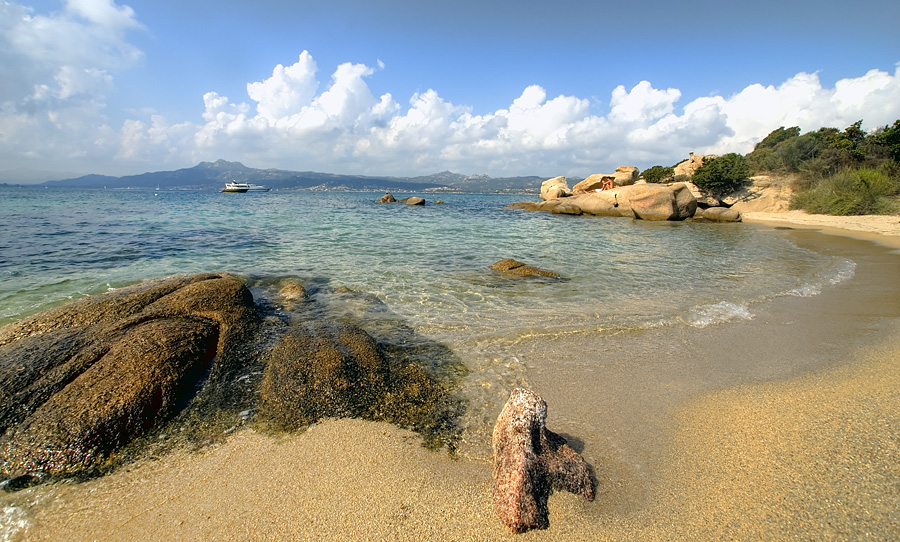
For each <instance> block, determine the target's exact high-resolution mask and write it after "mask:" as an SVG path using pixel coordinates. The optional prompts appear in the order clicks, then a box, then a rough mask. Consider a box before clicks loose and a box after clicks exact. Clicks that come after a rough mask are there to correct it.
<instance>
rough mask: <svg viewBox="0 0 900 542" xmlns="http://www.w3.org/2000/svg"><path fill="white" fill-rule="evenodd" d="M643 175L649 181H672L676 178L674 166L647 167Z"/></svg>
mask: <svg viewBox="0 0 900 542" xmlns="http://www.w3.org/2000/svg"><path fill="white" fill-rule="evenodd" d="M641 176H642V177H643V178H644V180H645V181H647V182H648V183H670V182H672V180H673V179H674V178H675V168H674V167H664V166H653V167H651V168H649V169H645V170H644V171H643V172H642V173H641Z"/></svg>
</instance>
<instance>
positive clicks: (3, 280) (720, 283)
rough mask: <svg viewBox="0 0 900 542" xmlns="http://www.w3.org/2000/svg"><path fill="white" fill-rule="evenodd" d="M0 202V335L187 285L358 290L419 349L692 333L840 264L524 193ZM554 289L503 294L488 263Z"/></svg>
mask: <svg viewBox="0 0 900 542" xmlns="http://www.w3.org/2000/svg"><path fill="white" fill-rule="evenodd" d="M379 195H380V194H375V193H339V192H293V191H291V192H288V191H283V192H269V193H264V194H223V193H219V192H212V191H161V192H153V191H137V190H134V191H132V190H76V189H43V188H6V189H3V190H0V227H2V228H3V230H2V231H4V232H6V234H4V235H3V236H2V238H0V255H2V256H0V324H3V323H8V322H10V321H13V320H15V319H17V318H20V317H21V316H23V315H26V314H29V313H33V312H35V311H38V310H41V309H43V308H46V307H47V306H50V305H53V304H56V303H59V302H61V301H65V300H68V299H71V298H74V297H78V296H83V295H88V294H94V293H98V292H102V291H106V290H107V289H109V288H115V287H119V286H123V285H126V284H130V283H134V282H136V281H139V280H142V279H145V278H151V277H160V276H168V275H172V274H176V273H193V272H199V271H228V272H232V273H235V274H237V275H240V276H242V277H245V278H260V277H267V276H292V277H297V278H299V279H301V280H302V281H305V282H314V283H316V284H327V285H330V286H334V287H337V286H346V287H349V288H351V289H353V290H357V291H362V292H369V293H371V294H374V295H376V296H377V297H378V298H379V299H380V300H382V301H383V302H385V303H386V304H387V306H388V307H389V308H390V310H391V311H392V312H394V313H395V314H397V315H399V316H401V317H402V318H405V319H407V320H408V321H409V322H408V323H409V324H411V325H413V326H415V327H416V328H417V330H418V331H419V332H421V333H423V334H425V335H428V336H431V337H432V338H436V339H439V340H448V341H449V342H451V343H452V342H454V337H455V336H456V335H458V334H460V333H463V334H464V335H466V336H472V335H473V334H474V335H484V334H487V335H492V334H495V333H504V334H510V333H512V334H515V333H531V332H536V331H542V332H553V331H560V332H569V331H576V330H599V329H611V328H623V327H645V326H653V325H669V324H675V325H705V324H708V323H714V322H718V321H723V320H728V319H730V318H744V317H748V315H749V314H752V305H753V304H754V303H758V302H763V301H765V300H767V299H770V298H772V297H774V296H782V295H801V294H802V295H805V294H809V293H815V292H816V291H817V290H818V289H820V288H821V287H822V286H823V285H825V284H828V283H829V282H832V281H836V280H841V279H842V278H844V277H846V276H849V274H852V262H849V261H846V260H840V259H834V258H830V257H824V256H821V255H818V254H815V253H813V252H810V251H808V250H803V249H800V248H798V247H796V246H794V245H792V244H791V243H790V242H788V241H787V240H785V239H783V238H781V237H779V236H777V235H773V234H772V233H771V232H764V231H759V230H758V229H756V228H754V227H752V226H749V225H745V224H725V225H722V224H719V225H716V224H688V223H654V222H641V221H632V220H628V219H621V218H599V217H570V216H557V215H551V214H547V213H529V212H523V211H518V210H507V209H504V206H505V205H506V204H508V203H511V202H514V201H521V200H523V199H529V198H530V197H529V196H515V195H513V196H507V195H503V196H499V195H456V194H448V195H440V196H434V195H428V194H423V196H424V197H425V198H426V199H428V200H429V201H433V200H434V199H435V198H436V197H440V198H441V199H443V200H444V201H445V202H446V203H444V204H438V205H428V206H426V207H409V206H405V205H402V204H376V203H374V200H375V199H377V197H378V196H379ZM508 257H512V258H516V259H519V260H522V261H525V262H527V263H529V264H532V265H535V266H538V267H542V268H545V269H550V270H553V271H556V272H558V273H559V274H560V275H561V277H562V278H561V279H560V280H548V279H542V280H510V279H503V278H501V277H498V276H497V275H496V274H495V273H493V272H492V271H490V270H489V269H488V266H490V264H491V263H493V262H494V261H496V260H499V259H502V258H508Z"/></svg>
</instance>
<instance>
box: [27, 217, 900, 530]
mask: <svg viewBox="0 0 900 542" xmlns="http://www.w3.org/2000/svg"><path fill="white" fill-rule="evenodd" d="M750 227H766V226H750ZM777 234H779V235H786V236H790V237H791V239H792V240H793V241H795V242H797V243H799V244H801V245H802V244H809V245H810V246H811V247H812V246H814V247H817V248H819V249H821V250H825V251H830V252H831V253H834V254H845V255H847V257H850V258H851V259H853V260H854V261H856V262H857V270H856V275H855V277H854V278H853V279H851V280H850V281H847V282H844V283H841V284H839V285H837V286H835V287H833V288H829V289H827V290H826V291H824V292H823V293H822V294H821V295H818V296H814V297H809V298H782V299H777V300H774V301H772V302H771V303H768V304H765V306H759V307H754V308H753V310H754V314H755V316H754V318H753V319H752V320H749V321H745V322H738V323H731V324H727V325H721V326H710V327H708V328H703V329H694V328H688V329H658V330H644V331H641V332H634V333H629V334H625V335H623V336H614V337H609V336H597V335H585V336H583V337H567V338H564V339H563V338H555V339H548V338H544V339H532V340H528V341H523V342H522V343H521V344H517V345H516V348H517V349H518V351H517V355H518V357H519V359H520V360H521V361H522V363H523V364H524V366H525V368H526V370H525V373H526V378H527V380H528V383H529V386H530V387H531V388H532V389H533V390H534V391H536V392H538V393H539V394H541V395H543V396H544V398H545V399H546V400H547V402H548V404H549V418H548V427H549V428H550V429H552V430H554V431H557V432H560V433H563V434H564V435H565V436H567V437H568V438H569V439H570V442H571V444H572V445H573V446H574V447H575V448H576V449H577V450H579V451H581V452H582V453H583V454H584V455H585V457H586V458H587V459H588V461H589V462H590V463H591V464H592V465H593V466H594V469H595V473H596V475H597V478H598V481H599V487H598V497H597V500H596V501H595V502H593V503H588V502H585V501H583V500H581V499H580V498H578V497H576V496H574V495H569V494H565V493H560V494H554V495H553V496H552V497H551V500H550V513H551V516H550V528H549V529H548V530H546V531H540V532H532V533H528V534H525V535H519V536H513V535H510V534H508V533H506V532H505V530H504V528H503V526H502V525H501V524H500V522H499V521H498V520H497V519H496V517H495V515H494V512H493V507H492V503H491V498H490V465H489V464H488V463H487V462H483V461H474V460H469V459H452V458H451V457H449V456H448V454H447V453H446V452H444V451H438V452H431V451H428V450H425V449H424V448H422V447H421V446H420V444H419V442H420V441H419V439H418V437H417V436H416V435H414V434H412V433H409V432H406V431H403V430H400V429H397V428H394V427H391V426H388V425H384V424H378V423H372V422H364V421H359V420H329V421H326V422H323V423H321V424H318V425H316V426H314V427H312V428H310V429H309V430H308V431H306V432H305V433H302V434H299V435H294V436H291V437H288V438H283V439H273V438H271V437H268V436H263V435H259V434H256V433H254V432H252V431H250V430H245V431H242V432H239V433H238V434H235V435H233V436H232V437H230V438H229V439H228V440H227V441H226V442H225V443H223V444H220V445H216V446H213V447H211V448H208V449H206V450H205V451H203V452H201V453H197V454H189V453H176V454H172V455H169V456H165V457H162V458H159V459H156V460H153V461H148V462H144V463H141V464H135V465H133V466H131V467H129V468H128V469H126V470H122V471H120V472H117V473H115V474H113V475H111V476H108V477H106V478H102V479H98V480H94V481H91V482H87V483H83V484H67V485H58V486H55V487H51V488H46V487H44V488H40V487H39V488H34V489H30V490H25V491H22V492H19V493H18V494H15V496H14V498H15V499H16V500H17V501H19V502H22V501H28V500H39V501H40V502H39V503H38V504H37V505H36V506H34V507H33V508H32V515H31V517H29V521H30V522H31V527H30V529H29V530H28V532H27V539H28V540H322V539H331V540H347V539H367V540H423V539H424V540H438V539H440V540H498V539H501V540H502V539H513V538H521V539H528V540H530V539H541V540H545V539H550V540H563V539H565V540H597V539H608V540H635V539H639V540H713V539H716V540H718V539H744V540H746V539H751V540H752V539H764V540H797V539H862V538H867V539H872V540H891V539H897V538H898V537H900V520H898V514H897V510H900V386H898V383H900V284H898V283H897V277H898V276H900V256H897V255H896V254H892V253H891V251H890V250H889V249H885V248H882V247H878V246H876V245H873V244H871V243H864V242H859V241H855V240H852V239H842V238H834V237H826V236H821V235H818V234H816V233H811V232H804V231H780V230H779V232H778V233H777Z"/></svg>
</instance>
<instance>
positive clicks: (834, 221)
mask: <svg viewBox="0 0 900 542" xmlns="http://www.w3.org/2000/svg"><path fill="white" fill-rule="evenodd" d="M741 216H742V217H743V220H744V222H758V223H762V224H771V225H775V226H787V227H793V228H804V229H817V230H819V231H821V232H822V233H828V234H831V235H843V236H846V237H853V238H856V239H865V240H868V241H875V242H878V243H881V244H885V245H889V246H894V247H900V216H897V215H864V216H830V215H811V214H809V213H807V212H806V211H800V210H793V211H782V212H762V211H760V212H750V213H742V215H741Z"/></svg>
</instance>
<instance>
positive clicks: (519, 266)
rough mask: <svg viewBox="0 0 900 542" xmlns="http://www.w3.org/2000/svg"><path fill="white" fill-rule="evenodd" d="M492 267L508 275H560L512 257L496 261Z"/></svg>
mask: <svg viewBox="0 0 900 542" xmlns="http://www.w3.org/2000/svg"><path fill="white" fill-rule="evenodd" d="M491 269H493V270H494V271H499V272H500V273H501V274H503V275H506V276H508V277H530V276H539V277H559V273H554V272H553V271H547V270H546V269H540V268H537V267H532V266H530V265H525V264H524V263H522V262H520V261H518V260H514V259H512V258H507V259H505V260H500V261H498V262H495V263H494V264H493V265H491Z"/></svg>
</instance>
